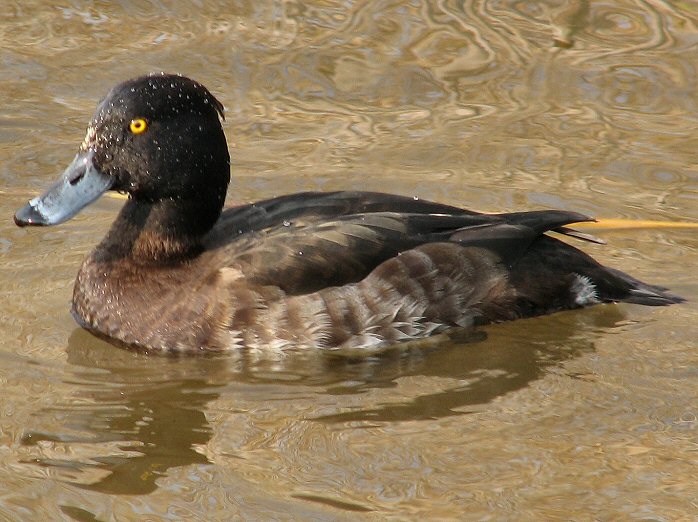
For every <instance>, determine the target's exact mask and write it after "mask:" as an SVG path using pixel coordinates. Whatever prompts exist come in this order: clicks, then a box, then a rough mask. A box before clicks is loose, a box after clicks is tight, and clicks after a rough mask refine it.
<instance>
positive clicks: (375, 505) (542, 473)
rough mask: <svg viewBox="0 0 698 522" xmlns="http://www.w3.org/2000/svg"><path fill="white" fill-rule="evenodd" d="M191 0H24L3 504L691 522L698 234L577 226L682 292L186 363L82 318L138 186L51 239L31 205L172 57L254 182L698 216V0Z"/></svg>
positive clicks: (256, 189) (4, 49)
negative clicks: (123, 342)
mask: <svg viewBox="0 0 698 522" xmlns="http://www.w3.org/2000/svg"><path fill="white" fill-rule="evenodd" d="M195 4H196V2H180V1H175V0H171V1H159V2H151V3H149V2H145V1H128V0H123V1H121V2H113V3H112V2H83V1H79V0H70V1H69V0H66V1H65V2H61V3H54V2H41V1H27V0H21V1H20V0H9V1H8V0H5V2H3V9H2V13H0V53H1V54H0V57H1V58H2V60H1V61H0V93H1V98H0V99H1V101H2V104H1V107H2V109H0V179H1V180H2V185H1V186H0V215H2V216H4V218H3V220H2V221H1V222H0V223H1V224H0V259H1V260H2V262H1V263H0V296H1V300H0V316H1V317H2V321H1V322H0V339H2V345H1V349H0V360H1V363H0V385H1V389H2V396H1V399H0V485H1V486H2V487H0V519H2V520H42V519H50V520H56V519H64V520H135V519H143V520H145V519H148V520H180V519H199V520H204V519H208V520H216V519H237V520H255V519H256V520H271V519H274V520H357V519H366V520H386V519H393V520H417V519H433V520H462V519H473V520H475V519H478V520H543V519H546V520H571V519H574V520H694V519H695V518H696V517H698V486H696V469H698V468H696V465H698V417H697V415H698V369H697V368H698V354H697V348H698V342H697V341H696V337H698V326H697V323H698V305H697V304H696V303H698V284H697V283H696V272H697V269H696V267H697V266H698V239H697V238H696V234H697V232H696V231H695V230H687V229H684V230H681V229H639V230H611V231H601V232H598V233H599V234H601V235H603V237H604V238H605V239H606V240H608V242H609V244H608V245H607V246H604V247H601V246H594V245H592V246H589V245H583V247H584V248H585V249H586V250H587V251H589V252H591V253H593V254H594V255H595V256H597V257H598V258H599V259H600V260H602V261H604V262H606V263H609V264H612V265H614V266H617V267H619V268H623V269H625V270H627V271H629V272H631V273H633V274H634V275H636V276H638V277H641V278H643V279H647V280H650V281H652V282H655V283H658V284H663V285H666V286H669V287H671V288H672V289H673V290H674V291H675V292H676V293H679V294H681V295H683V296H685V297H687V298H688V299H689V301H688V302H687V303H685V304H683V305H681V306H675V307H670V308H660V309H656V308H655V309H650V308H644V307H639V306H632V305H620V306H601V307H597V308H593V309H588V310H583V311H575V312H569V313H562V314H557V315H554V316H550V317H544V318H537V319H534V320H526V321H519V322H515V323H509V324H503V325H497V326H492V327H489V328H486V329H484V330H483V331H481V332H477V333H475V334H473V335H472V336H470V337H469V338H467V339H462V338H461V339H440V340H436V341H434V342H430V343H425V344H424V345H422V346H416V347H413V348H412V349H410V350H409V351H394V352H391V353H387V354H385V355H384V356H381V357H376V358H372V359H369V360H364V361H348V360H344V359H339V358H337V359H333V358H327V357H322V356H319V355H316V354H308V355H306V356H300V355H298V356H296V357H293V358H290V359H288V360H284V361H273V360H271V361H270V360H249V359H245V358H243V357H235V356H231V357H222V358H204V359H182V360H173V359H167V358H161V357H145V356H142V355H139V354H134V353H129V352H125V351H122V350H120V349H117V348H114V347H112V346H110V345H108V344H106V343H103V342H100V341H98V340H96V339H95V338H93V337H92V336H90V335H89V334H87V333H86V332H84V331H82V330H80V329H78V328H77V327H76V325H75V324H74V322H73V320H72V318H71V316H70V314H69V301H70V296H71V289H72V284H73V278H74V276H75V273H76V271H77V268H78V265H79V263H80V261H81V260H82V258H83V257H84V256H85V255H86V253H87V252H88V251H89V249H90V248H91V247H92V246H93V245H94V244H95V243H96V242H97V241H98V240H99V238H100V237H101V236H102V235H103V234H104V232H105V230H106V228H107V227H108V225H109V223H110V222H111V220H112V219H113V217H114V215H115V213H116V211H117V210H118V207H119V205H120V204H121V202H120V201H119V200H117V199H110V198H105V199H103V200H102V201H100V202H99V203H97V204H96V205H93V206H92V207H90V208H89V209H87V210H86V211H84V212H83V213H82V214H81V215H80V216H78V217H77V218H75V219H74V220H72V221H70V222H68V223H66V224H65V225H63V226H60V227H57V228H50V229H31V230H26V229H18V228H16V227H15V226H14V225H13V224H12V222H11V216H12V214H13V213H14V211H15V209H16V208H18V207H19V206H21V205H22V204H23V203H24V202H25V201H26V200H27V199H29V198H30V197H32V196H33V195H35V194H36V193H37V192H39V191H41V190H42V189H43V188H45V187H46V186H47V185H48V183H49V182H51V181H52V180H53V179H54V178H55V177H56V176H57V175H58V174H59V173H60V172H61V171H62V169H63V168H64V166H65V165H67V163H68V162H69V161H70V159H71V158H72V156H73V154H74V152H75V150H76V148H77V146H78V144H79V143H80V141H81V140H82V138H83V135H84V128H85V125H86V123H87V120H88V118H89V117H90V116H91V114H92V111H93V109H94V107H95V105H96V102H97V101H98V100H99V99H100V98H101V97H102V96H104V94H105V93H106V92H107V90H108V89H109V88H110V87H111V86H112V85H113V84H114V83H116V82H118V81H121V80H123V79H126V78H129V77H133V76H136V75H139V74H141V73H145V72H149V71H153V70H166V71H172V72H180V73H184V74H186V75H189V76H192V77H194V78H196V79H197V80H199V81H201V82H202V83H204V84H205V85H207V86H208V87H209V88H210V89H211V90H212V91H213V92H214V93H215V94H216V96H218V97H219V98H220V99H221V100H222V101H223V102H224V104H225V106H226V108H227V119H226V122H225V130H226V133H227V134H228V137H229V139H230V147H231V153H232V156H233V175H234V183H233V184H232V185H231V189H230V197H231V198H235V199H238V200H243V201H249V200H254V199H257V198H265V197H271V196H276V195H279V194H282V193H287V192H292V191H298V190H318V189H328V190H329V189H366V190H383V191H392V192H398V193H402V194H408V195H414V196H418V197H421V198H425V199H436V200H440V201H443V202H446V203H452V204H461V205H464V206H467V207H470V208H475V209H482V210H522V209H533V208H545V207H555V208H563V209H570V210H577V211H581V212H586V213H590V214H593V215H596V216H598V217H625V218H633V219H653V220H661V221H669V220H685V221H693V222H696V221H698V137H697V136H698V134H697V133H696V130H697V129H698V85H697V84H698V74H697V73H698V71H697V70H696V69H697V67H698V4H696V3H695V2H691V1H684V2H669V1H661V0H654V1H640V0H636V1H632V0H627V1H610V0H609V1H601V0H600V1H593V2H587V1H583V0H579V1H576V2H575V1H568V2H564V1H561V0H558V1H553V0H549V1H545V2H524V1H505V0H501V1H494V0H492V1H468V0H466V1H465V2H452V1H438V2H437V1H433V2H418V1H412V2H409V1H392V2H389V1H376V0H374V1H369V0H366V1H360V2H352V1H348V0H344V1H336V2H332V1H317V2H296V1H283V2H281V1H277V2H256V1H251V0H248V1H239V2H229V3H225V2H224V3H219V4H217V5H214V3H213V2H202V4H205V7H196V6H195ZM59 5H60V6H59Z"/></svg>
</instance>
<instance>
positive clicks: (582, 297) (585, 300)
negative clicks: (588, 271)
mask: <svg viewBox="0 0 698 522" xmlns="http://www.w3.org/2000/svg"><path fill="white" fill-rule="evenodd" d="M575 275H576V277H575V278H574V282H573V283H572V286H570V292H571V293H572V295H573V296H574V303H575V304H576V305H578V306H589V305H593V304H598V303H600V302H601V301H599V298H598V295H599V294H598V291H597V290H596V285H595V284H594V283H593V282H592V280H591V279H589V278H588V277H587V276H583V275H580V274H575Z"/></svg>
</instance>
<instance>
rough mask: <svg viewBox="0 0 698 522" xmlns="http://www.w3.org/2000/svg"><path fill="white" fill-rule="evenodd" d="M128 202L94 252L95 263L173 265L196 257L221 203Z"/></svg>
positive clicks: (202, 199)
mask: <svg viewBox="0 0 698 522" xmlns="http://www.w3.org/2000/svg"><path fill="white" fill-rule="evenodd" d="M205 199H206V198H201V199H200V200H197V199H189V200H182V199H169V198H168V199H161V200H156V201H142V200H138V199H135V198H129V200H128V201H127V202H126V204H125V205H124V207H123V209H121V212H120V213H119V215H118V217H117V218H116V220H115V221H114V223H113V224H112V226H111V229H110V230H109V232H108V233H107V235H106V237H105V238H104V239H103V240H102V242H101V243H100V244H99V246H98V247H97V248H96V250H95V252H94V254H93V255H94V256H95V257H96V259H97V260H98V261H102V262H109V261H119V260H126V261H130V262H132V263H134V264H137V265H160V266H163V265H176V264H180V263H183V262H186V261H187V260H190V259H192V258H194V257H196V256H197V255H199V254H200V253H201V252H202V250H203V246H202V243H201V240H202V238H203V236H204V235H205V234H206V232H208V231H209V230H210V229H211V227H213V225H214V223H215V222H216V220H217V219H218V217H219V215H220V211H221V208H222V206H223V201H222V199H223V198H221V202H220V205H216V204H215V202H214V203H211V202H210V201H204V200H205Z"/></svg>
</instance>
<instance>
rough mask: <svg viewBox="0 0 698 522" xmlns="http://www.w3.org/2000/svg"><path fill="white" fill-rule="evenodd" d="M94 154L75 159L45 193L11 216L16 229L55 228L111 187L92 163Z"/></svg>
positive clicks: (88, 151)
mask: <svg viewBox="0 0 698 522" xmlns="http://www.w3.org/2000/svg"><path fill="white" fill-rule="evenodd" d="M93 159H94V151H93V150H91V149H90V150H87V151H85V152H80V153H78V154H77V155H76V156H75V159H73V162H72V163H71V164H70V165H69V166H68V168H67V169H65V172H63V174H62V175H61V177H60V178H59V179H58V181H56V183H54V184H53V185H52V186H51V187H49V189H48V190H47V191H46V192H45V193H44V194H42V195H41V196H37V197H35V198H34V199H32V200H31V201H30V202H29V203H28V204H27V205H25V206H24V207H23V208H21V209H20V210H18V211H17V213H16V214H15V223H16V224H17V225H18V226H21V227H23V226H27V225H57V224H59V223H63V222H64V221H67V220H69V219H70V218H72V217H73V216H74V215H75V214H77V213H78V212H79V211H80V210H82V209H83V208H85V207H86V206H87V205H89V204H90V203H92V202H93V201H95V200H96V199H97V198H99V196H101V195H102V194H103V193H104V192H106V191H107V190H109V189H110V188H111V187H112V185H113V184H114V178H112V177H111V176H109V175H107V174H104V173H103V172H102V171H101V170H99V169H98V168H97V167H96V166H95V165H94V162H93Z"/></svg>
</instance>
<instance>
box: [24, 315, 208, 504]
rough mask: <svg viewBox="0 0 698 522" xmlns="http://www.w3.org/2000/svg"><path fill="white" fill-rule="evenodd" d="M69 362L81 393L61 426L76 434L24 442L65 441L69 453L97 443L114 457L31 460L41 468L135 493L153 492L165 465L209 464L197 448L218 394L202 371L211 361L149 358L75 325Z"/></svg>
mask: <svg viewBox="0 0 698 522" xmlns="http://www.w3.org/2000/svg"><path fill="white" fill-rule="evenodd" d="M68 362H69V363H71V364H73V365H75V366H76V367H78V370H77V371H76V372H75V378H76V380H78V381H80V382H79V384H80V392H79V397H77V398H74V399H73V400H72V401H71V403H70V405H66V406H65V407H64V408H62V414H63V415H64V417H66V420H65V424H66V427H67V428H69V429H70V430H71V431H74V432H76V433H80V434H81V435H73V436H71V435H68V436H66V435H60V436H57V435H53V434H46V433H36V432H34V433H27V434H25V436H24V438H23V442H24V444H25V445H35V444H40V443H41V442H42V441H49V442H59V443H63V444H68V445H70V446H71V447H72V448H73V451H72V452H71V453H75V449H76V448H81V446H83V445H87V447H88V448H91V450H92V451H94V448H95V446H94V445H95V444H101V445H102V449H101V450H99V451H100V453H102V454H104V453H105V450H106V452H107V453H109V452H111V453H112V455H108V456H103V455H102V456H90V457H88V458H87V459H85V458H84V457H83V458H82V459H78V458H76V455H73V459H71V460H70V461H68V460H64V461H61V460H57V459H37V460H38V463H39V464H40V465H44V466H49V467H52V468H56V469H59V470H62V471H64V475H67V476H69V477H74V478H78V479H79V481H73V480H71V481H70V482H71V483H72V484H73V485H75V486H78V487H80V488H84V489H88V490H94V491H99V492H102V493H110V494H128V495H138V494H147V493H150V492H152V491H154V490H155V489H157V485H156V480H157V479H158V478H159V477H161V476H162V475H163V474H164V473H165V472H166V471H167V470H168V469H170V468H173V467H177V466H187V465H191V464H207V463H208V462H209V461H208V459H207V458H206V456H204V455H203V454H202V453H199V451H197V448H199V447H200V446H202V445H205V444H206V443H207V442H208V441H209V439H210V436H211V428H210V426H209V424H208V422H207V420H206V417H205V415H204V411H205V409H206V405H207V403H208V402H209V401H211V400H213V399H215V398H216V397H218V394H217V393H215V391H212V390H213V389H215V387H216V385H215V384H212V383H211V382H210V381H209V380H208V379H206V373H207V372H208V371H209V370H211V369H212V367H213V366H215V365H216V362H215V361H213V360H211V359H199V360H194V359H190V360H181V361H175V360H172V359H170V360H168V359H166V358H162V357H150V358H149V357H147V356H144V355H141V354H135V353H132V352H128V351H126V350H119V349H116V348H115V347H114V346H112V345H110V344H108V343H105V342H103V341H100V340H99V339H96V338H95V337H93V336H92V335H90V334H89V333H87V332H86V331H84V330H82V329H77V330H75V331H74V332H73V334H72V335H71V337H70V340H69V345H68ZM80 368H83V369H84V370H83V371H81V370H80ZM95 370H98V371H95ZM81 403H82V404H81ZM45 413H48V414H50V413H55V412H45ZM84 433H87V434H88V435H82V434H84ZM78 451H80V450H79V449H78ZM95 477H98V478H97V479H96V480H95V479H94V478H95ZM86 481H87V482H89V483H85V482H86Z"/></svg>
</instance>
